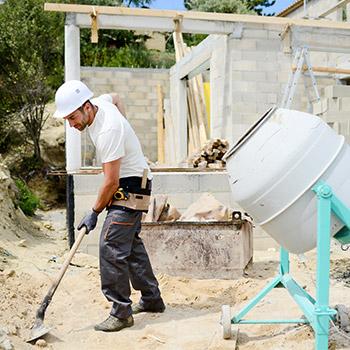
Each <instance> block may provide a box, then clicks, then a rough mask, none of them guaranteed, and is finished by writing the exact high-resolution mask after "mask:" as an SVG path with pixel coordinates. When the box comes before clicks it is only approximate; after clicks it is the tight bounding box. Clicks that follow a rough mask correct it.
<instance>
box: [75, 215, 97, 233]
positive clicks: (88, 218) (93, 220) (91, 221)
mask: <svg viewBox="0 0 350 350" xmlns="http://www.w3.org/2000/svg"><path fill="white" fill-rule="evenodd" d="M98 214H99V213H98V212H96V211H94V210H91V212H90V213H88V214H86V215H85V216H84V217H83V219H82V220H81V221H80V224H79V225H78V227H77V228H78V230H81V229H82V228H83V226H85V227H86V234H88V233H89V232H90V231H92V230H93V229H94V228H95V227H96V224H97V218H98Z"/></svg>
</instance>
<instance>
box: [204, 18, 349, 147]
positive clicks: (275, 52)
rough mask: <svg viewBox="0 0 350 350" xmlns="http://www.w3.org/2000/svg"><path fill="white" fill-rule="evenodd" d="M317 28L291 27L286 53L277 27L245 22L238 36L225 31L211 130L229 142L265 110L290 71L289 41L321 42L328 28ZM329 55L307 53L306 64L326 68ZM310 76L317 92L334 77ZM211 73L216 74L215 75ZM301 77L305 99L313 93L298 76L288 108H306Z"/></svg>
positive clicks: (328, 37) (331, 57) (276, 98)
mask: <svg viewBox="0 0 350 350" xmlns="http://www.w3.org/2000/svg"><path fill="white" fill-rule="evenodd" d="M293 30H294V29H293ZM319 32H320V29H316V28H311V29H307V34H306V36H305V35H304V36H302V35H301V33H299V32H298V30H295V32H293V33H292V37H293V38H294V39H293V40H294V41H293V45H294V47H293V49H291V50H289V52H288V50H286V47H285V45H286V44H285V42H283V41H282V40H281V37H280V34H281V27H280V26H272V25H263V24H245V25H244V29H243V34H242V37H241V38H235V37H234V36H228V40H227V50H226V51H227V52H226V56H225V58H226V61H227V63H226V66H227V68H226V72H227V77H226V79H225V82H224V84H223V87H222V90H223V91H222V95H223V97H221V99H222V100H223V102H222V101H221V100H220V103H223V106H222V107H221V108H220V110H221V111H222V113H221V115H220V114H218V113H217V114H216V118H214V117H213V120H212V135H214V136H215V137H223V138H226V139H228V140H229V142H230V144H233V143H235V142H236V141H237V140H238V139H240V137H241V136H242V135H243V134H244V132H245V131H246V130H247V129H249V128H250V127H251V125H252V124H253V123H254V122H256V121H257V120H258V119H259V118H260V117H261V116H262V115H263V113H264V112H265V111H266V110H268V109H269V108H270V107H272V106H274V105H277V106H278V105H280V103H281V101H282V97H283V94H284V91H285V87H286V85H287V83H288V79H289V77H290V75H291V66H292V62H293V59H294V55H295V49H296V47H297V45H295V43H296V42H300V40H306V41H307V42H309V41H313V40H316V41H317V44H322V43H323V41H324V42H325V43H326V44H327V43H328V40H331V38H332V35H330V33H328V32H325V33H323V32H322V33H319ZM327 33H328V35H327ZM322 40H323V41H322ZM333 40H334V39H333ZM343 43H344V40H343V39H341V38H340V39H339V45H338V43H337V45H338V46H340V45H343ZM326 44H325V46H327V45H326ZM217 50H221V57H222V56H223V54H222V48H221V47H219V46H218V47H217ZM335 55H336V54H331V53H323V52H311V53H310V61H311V65H315V66H316V65H318V66H320V65H321V66H329V67H332V66H334V56H335ZM213 57H216V56H215V55H213ZM222 59H223V58H221V60H222ZM218 64H219V63H218ZM315 77H316V80H317V87H318V90H319V93H321V92H322V90H323V88H324V87H326V86H327V85H331V84H335V83H336V79H335V77H334V76H331V75H325V74H324V73H315ZM214 78H215V79H220V78H221V76H219V77H218V78H216V77H214ZM305 79H306V83H307V86H309V89H308V91H309V92H310V94H311V98H312V99H313V98H315V97H316V96H315V94H314V92H313V89H312V88H311V79H309V78H307V77H305V76H304V75H302V76H301V77H300V79H299V81H298V86H297V88H296V90H295V94H294V99H293V103H292V105H291V108H292V109H297V110H301V111H311V110H310V109H309V107H311V106H309V102H308V98H307V93H306V91H305V86H304V80H305ZM211 83H212V82H211Z"/></svg>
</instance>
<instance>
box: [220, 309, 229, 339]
mask: <svg viewBox="0 0 350 350" xmlns="http://www.w3.org/2000/svg"><path fill="white" fill-rule="evenodd" d="M221 324H222V329H223V338H224V339H230V338H231V308H230V305H222V307H221Z"/></svg>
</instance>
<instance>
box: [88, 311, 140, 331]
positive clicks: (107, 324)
mask: <svg viewBox="0 0 350 350" xmlns="http://www.w3.org/2000/svg"><path fill="white" fill-rule="evenodd" d="M133 324H134V319H133V317H132V316H129V317H128V318H125V319H121V318H118V317H115V316H112V315H109V317H108V318H107V319H106V320H104V321H103V322H101V323H99V324H97V325H96V326H95V327H94V328H95V331H103V332H118V331H120V330H122V329H123V328H126V327H131V326H133Z"/></svg>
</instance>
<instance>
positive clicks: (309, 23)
mask: <svg viewBox="0 0 350 350" xmlns="http://www.w3.org/2000/svg"><path fill="white" fill-rule="evenodd" d="M93 7H94V8H95V11H96V12H97V14H98V15H100V14H109V15H120V16H124V15H130V16H146V17H148V21H149V29H152V28H153V27H152V22H153V21H154V20H156V19H157V18H172V19H174V18H176V17H178V16H181V17H182V18H183V21H186V20H201V21H219V22H241V23H260V24H267V25H269V24H271V25H282V26H285V25H287V24H289V25H294V26H301V27H317V28H333V29H334V28H338V29H350V23H348V22H335V21H328V20H309V19H296V18H284V17H272V16H254V15H238V14H227V13H211V12H197V11H175V10H155V9H152V10H151V9H138V8H128V7H115V6H91V5H76V4H57V3H45V5H44V10H45V11H56V12H72V13H85V14H91V13H92V12H93ZM150 17H153V19H151V18H150ZM203 28H205V23H203ZM172 30H173V27H172V28H169V31H172Z"/></svg>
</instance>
